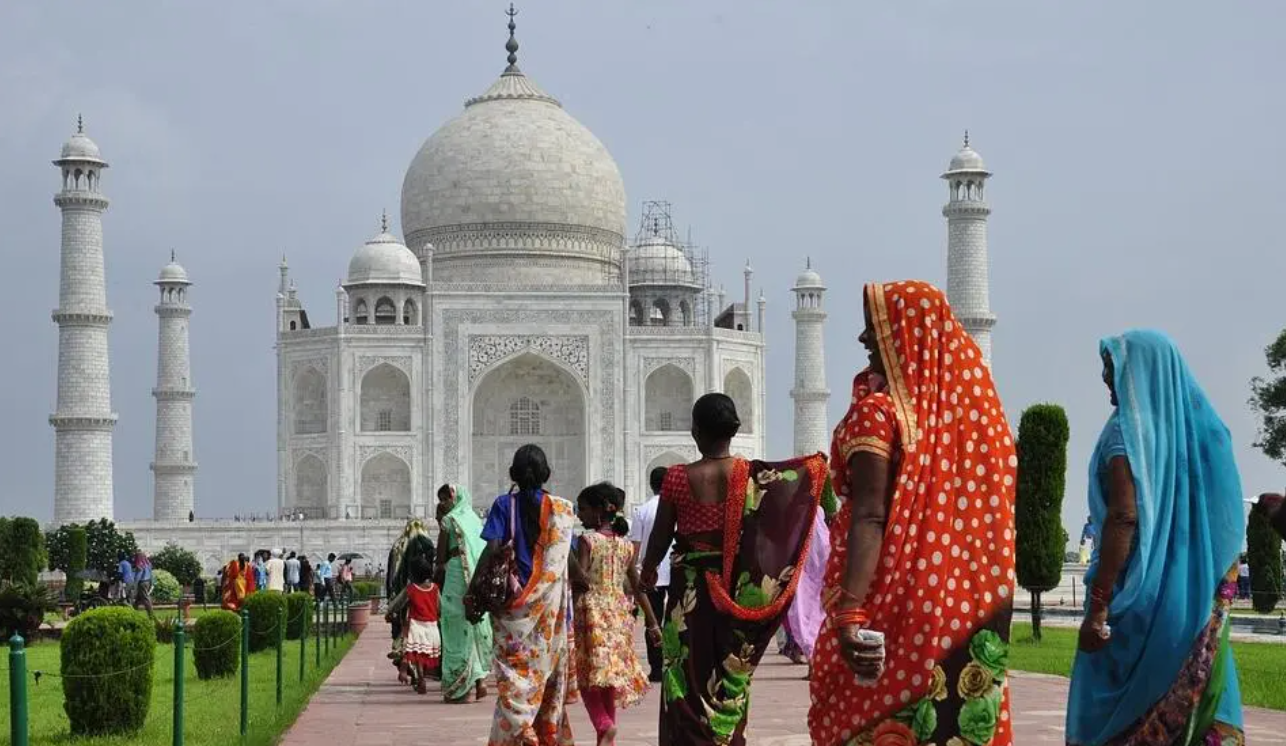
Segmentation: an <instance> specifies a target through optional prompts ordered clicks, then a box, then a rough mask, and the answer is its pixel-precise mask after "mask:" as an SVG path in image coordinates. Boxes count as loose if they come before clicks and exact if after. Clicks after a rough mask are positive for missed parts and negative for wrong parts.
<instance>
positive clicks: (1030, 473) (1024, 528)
mask: <svg viewBox="0 0 1286 746" xmlns="http://www.w3.org/2000/svg"><path fill="white" fill-rule="evenodd" d="M1069 432H1070V431H1069V428H1068V426H1067V413H1066V412H1064V411H1063V408H1062V407H1060V406H1058V405H1057V404H1037V405H1034V406H1032V407H1029V408H1028V409H1027V410H1026V411H1025V412H1023V416H1022V419H1021V420H1019V422H1018V495H1017V498H1018V499H1017V504H1016V506H1015V516H1014V517H1015V522H1016V524H1017V529H1018V535H1017V537H1016V543H1017V552H1018V556H1017V565H1018V568H1017V569H1018V584H1019V585H1021V586H1022V587H1023V588H1026V589H1027V590H1028V592H1030V593H1031V623H1032V635H1033V636H1034V637H1035V638H1036V639H1037V640H1039V639H1040V597H1041V594H1042V593H1044V592H1045V591H1049V590H1053V589H1054V588H1057V587H1058V581H1059V579H1060V578H1061V577H1062V571H1063V553H1064V551H1065V550H1066V548H1067V530H1066V529H1064V528H1063V489H1064V486H1065V483H1066V478H1067V440H1068V437H1069Z"/></svg>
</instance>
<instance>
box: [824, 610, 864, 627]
mask: <svg viewBox="0 0 1286 746" xmlns="http://www.w3.org/2000/svg"><path fill="white" fill-rule="evenodd" d="M870 621H871V620H870V617H868V616H867V615H866V610H865V609H861V608H858V609H843V610H841V611H839V612H837V613H836V614H835V616H833V617H831V622H832V623H833V624H834V625H835V626H837V627H850V626H856V627H865V626H866V625H867V624H869V623H870Z"/></svg>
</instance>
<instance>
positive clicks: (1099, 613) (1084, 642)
mask: <svg viewBox="0 0 1286 746" xmlns="http://www.w3.org/2000/svg"><path fill="white" fill-rule="evenodd" d="M1135 498H1136V495H1135V491H1134V472H1133V471H1132V470H1131V469H1130V461H1129V459H1127V458H1126V457H1124V456H1114V457H1113V458H1112V460H1111V461H1109V462H1108V465H1107V517H1106V519H1105V520H1104V521H1103V536H1102V542H1103V543H1102V546H1100V547H1099V550H1098V556H1099V564H1098V572H1097V574H1096V575H1095V576H1094V584H1093V586H1092V587H1091V588H1090V608H1089V613H1088V614H1086V616H1085V620H1084V621H1083V622H1082V623H1081V631H1080V641H1079V642H1080V649H1081V650H1083V651H1085V652H1087V653H1092V652H1094V651H1096V650H1100V649H1102V648H1103V647H1104V646H1106V645H1107V641H1108V639H1109V636H1110V633H1109V631H1108V629H1107V608H1108V604H1109V602H1110V601H1111V600H1112V589H1113V588H1115V587H1116V581H1117V578H1118V577H1119V576H1120V574H1121V572H1122V571H1123V570H1124V569H1125V564H1126V562H1128V561H1129V559H1130V551H1131V550H1132V549H1133V548H1134V534H1135V531H1136V530H1137V528H1138V523H1139V515H1138V505H1137V503H1136V501H1135Z"/></svg>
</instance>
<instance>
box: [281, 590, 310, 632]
mask: <svg viewBox="0 0 1286 746" xmlns="http://www.w3.org/2000/svg"><path fill="white" fill-rule="evenodd" d="M312 626H313V597H312V596H310V595H308V594H307V593H288V594H286V639H287V640H298V639H299V638H300V637H302V636H303V634H304V631H305V630H308V629H311V628H312Z"/></svg>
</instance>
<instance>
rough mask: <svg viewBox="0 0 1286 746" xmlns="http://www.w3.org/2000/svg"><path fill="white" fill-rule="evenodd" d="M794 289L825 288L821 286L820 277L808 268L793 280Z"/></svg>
mask: <svg viewBox="0 0 1286 746" xmlns="http://www.w3.org/2000/svg"><path fill="white" fill-rule="evenodd" d="M795 287H797V288H821V287H825V285H823V284H822V276H821V275H819V274H817V273H816V272H814V271H813V270H812V268H811V267H810V268H808V269H806V270H804V271H803V272H801V273H800V274H799V277H797V278H795Z"/></svg>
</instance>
